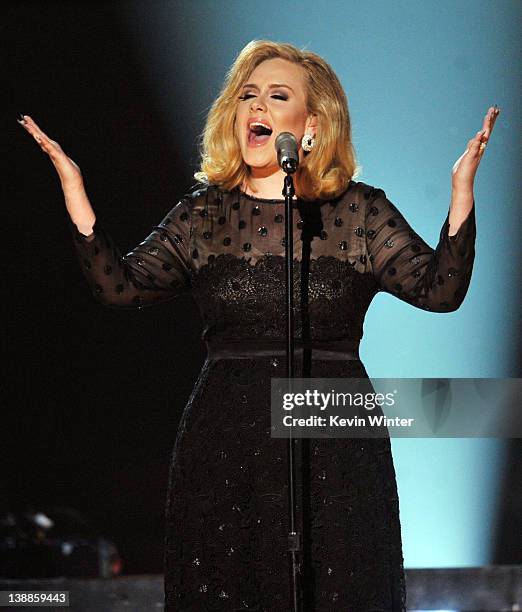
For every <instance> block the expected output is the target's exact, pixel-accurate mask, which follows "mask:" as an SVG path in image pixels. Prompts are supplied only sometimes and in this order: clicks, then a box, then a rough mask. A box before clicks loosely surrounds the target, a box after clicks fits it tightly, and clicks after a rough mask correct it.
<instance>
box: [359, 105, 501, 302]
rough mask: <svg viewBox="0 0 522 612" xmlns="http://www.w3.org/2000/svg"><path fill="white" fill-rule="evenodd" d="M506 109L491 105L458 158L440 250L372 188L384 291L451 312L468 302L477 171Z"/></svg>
mask: <svg viewBox="0 0 522 612" xmlns="http://www.w3.org/2000/svg"><path fill="white" fill-rule="evenodd" d="M499 112H500V109H498V108H497V107H496V106H494V107H490V108H489V109H488V112H487V113H486V116H485V117H484V121H483V125H482V130H480V131H479V132H477V134H476V135H475V137H474V138H472V139H471V140H470V141H469V142H468V145H467V148H466V150H465V151H464V153H463V154H462V155H461V156H460V157H459V159H458V160H457V161H456V162H455V164H454V166H453V168H452V177H451V185H452V192H451V204H450V209H449V212H448V215H447V217H446V220H445V221H444V224H443V226H442V229H441V232H440V237H439V242H438V245H437V247H436V248H435V249H432V248H431V247H430V246H429V245H427V244H426V243H425V242H424V241H423V240H422V238H420V236H418V235H417V233H416V232H415V231H414V230H413V229H412V228H411V226H410V225H409V224H408V222H407V221H406V219H405V218H404V216H403V215H402V214H401V213H400V212H399V211H398V210H397V208H396V207H395V206H394V205H393V204H392V203H391V202H390V201H389V200H388V199H387V198H386V194H385V193H384V191H382V189H372V190H371V193H368V194H367V196H368V198H369V201H368V205H367V208H366V230H367V231H366V243H367V247H368V252H369V253H370V261H371V263H372V267H373V273H374V276H375V278H376V281H377V283H378V285H379V287H380V288H381V290H384V291H388V292H390V293H392V294H393V295H396V296H397V297H398V298H400V299H402V300H404V301H405V302H408V303H410V304H412V305H413V306H416V307H418V308H424V309H426V310H434V311H437V312H451V311H453V310H456V309H457V308H458V307H459V306H460V305H461V303H462V301H463V299H464V297H465V295H466V293H467V290H468V286H469V282H470V279H471V273H472V269H473V261H474V257H475V238H476V226H475V199H474V195H473V184H474V180H475V175H476V172H477V169H478V166H479V163H480V160H481V157H482V155H483V153H484V151H485V148H486V145H487V142H488V141H489V138H490V136H491V132H492V130H493V127H494V124H495V120H496V118H497V117H498V114H499Z"/></svg>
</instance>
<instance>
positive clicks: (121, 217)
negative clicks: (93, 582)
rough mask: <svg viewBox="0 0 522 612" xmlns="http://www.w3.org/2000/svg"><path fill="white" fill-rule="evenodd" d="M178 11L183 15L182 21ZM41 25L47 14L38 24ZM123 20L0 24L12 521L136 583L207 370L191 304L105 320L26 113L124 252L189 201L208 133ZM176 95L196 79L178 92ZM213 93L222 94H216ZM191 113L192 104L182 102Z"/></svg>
mask: <svg viewBox="0 0 522 612" xmlns="http://www.w3.org/2000/svg"><path fill="white" fill-rule="evenodd" d="M174 4H176V3H174ZM43 7H45V8H43ZM120 8H121V4H120V3H113V2H111V3H102V2H85V3H84V2H45V3H41V2H40V3H37V2H22V3H6V4H3V5H2V9H1V24H2V25H1V40H2V42H3V46H4V49H3V50H4V54H3V55H4V62H3V70H2V72H3V75H4V84H5V85H4V86H5V91H6V92H7V109H6V110H5V112H4V113H3V115H2V117H3V124H4V125H3V131H4V133H5V134H6V135H7V138H6V143H7V150H6V152H5V154H4V156H3V163H4V164H5V166H6V167H5V177H6V179H7V180H5V181H4V186H5V195H4V198H3V203H4V210H3V212H4V214H5V215H6V217H7V231H6V232H4V234H3V235H4V237H5V238H6V241H5V242H4V245H3V249H2V250H3V264H4V265H3V274H4V279H3V285H4V290H5V297H4V304H5V306H6V312H7V316H6V317H5V319H4V320H5V323H6V324H5V327H4V329H5V336H6V342H5V344H4V347H5V352H4V363H5V364H6V365H7V367H6V370H5V371H4V380H5V383H6V384H5V391H6V393H5V398H6V400H5V405H4V411H3V412H4V414H5V415H6V419H5V420H4V424H3V425H4V428H3V436H2V455H3V457H2V461H1V465H0V469H1V483H2V491H1V499H2V503H3V505H4V506H5V507H9V508H24V507H26V506H27V505H28V504H30V505H32V506H33V507H35V508H37V509H40V508H41V509H44V508H46V507H51V506H58V505H60V506H68V507H72V508H76V509H77V510H79V511H81V512H82V513H84V514H85V515H86V516H87V517H88V518H89V519H91V521H92V523H93V525H94V527H95V529H97V531H98V532H99V533H100V534H103V535H106V536H107V537H108V538H110V539H112V540H113V541H115V542H116V544H117V546H118V548H119V550H120V552H121V553H122V556H123V558H124V562H125V566H124V571H125V572H126V573H141V572H161V571H162V554H163V525H164V522H163V521H164V514H163V513H164V504H165V495H166V484H167V476H168V466H169V461H170V454H171V450H172V445H173V443H174V439H175V435H176V429H177V425H178V421H179V417H180V415H181V412H182V410H183V407H184V405H185V402H186V400H187V399H188V397H189V395H190V392H191V390H192V388H193V385H194V383H195V380H196V378H197V375H198V372H199V369H200V367H201V365H202V363H203V359H204V346H203V343H202V342H201V340H200V332H201V321H200V318H199V314H198V312H197V309H196V306H195V303H194V302H193V301H192V300H191V298H190V297H189V296H183V297H180V298H178V300H177V301H175V302H169V303H167V304H164V305H159V306H156V307H155V308H152V309H144V310H143V311H132V312H129V311H115V310H110V309H105V308H103V307H102V306H101V305H99V304H98V303H97V302H96V301H95V300H94V299H93V297H92V296H91V294H90V292H89V290H88V287H87V284H86V282H85V279H84V278H83V275H82V273H81V270H80V268H79V266H78V264H77V261H76V258H75V254H74V251H73V246H72V239H71V236H70V233H69V230H68V228H67V223H66V215H67V212H66V210H65V206H64V201H63V196H62V192H61V188H60V183H59V180H58V178H57V175H56V173H55V170H54V167H53V166H52V164H51V163H50V161H49V160H48V158H47V157H46V155H45V154H44V153H43V152H42V151H41V150H40V148H39V147H38V146H37V145H36V143H35V142H34V141H33V139H32V138H31V137H30V136H29V135H28V134H27V133H26V132H25V130H24V129H23V128H22V127H21V126H19V125H18V124H17V122H16V117H17V116H18V114H19V113H24V114H29V115H31V116H32V117H33V118H34V119H35V121H36V122H37V123H38V124H39V125H40V127H41V128H42V129H43V130H44V131H45V132H46V133H48V135H49V136H51V137H52V138H53V139H55V140H57V141H58V142H59V143H60V144H61V146H62V147H63V148H64V150H65V151H66V152H67V153H68V154H69V155H70V156H71V157H72V158H73V159H74V160H75V161H76V162H77V163H78V164H79V166H80V167H81V169H82V172H83V175H84V179H85V184H86V189H87V193H88V194H89V198H90V200H91V203H92V205H93V207H94V209H95V211H96V213H97V215H98V216H99V217H100V218H102V219H103V221H104V225H105V226H106V227H107V229H108V230H109V231H110V233H111V235H112V236H113V237H114V239H115V241H116V243H117V244H118V245H119V246H120V249H121V250H122V252H127V251H129V250H130V249H131V248H132V247H134V246H135V245H137V244H138V243H139V242H140V241H141V240H143V239H144V238H145V237H146V236H147V235H148V233H149V232H150V230H151V228H152V226H153V225H154V224H156V223H157V222H158V221H159V220H160V219H161V218H162V217H163V216H164V214H165V213H166V212H167V211H168V210H170V208H171V207H172V206H173V205H174V204H175V203H176V201H177V200H178V199H179V198H180V197H181V196H182V195H183V193H185V192H186V191H188V190H190V188H191V186H192V185H193V184H194V179H193V177H192V173H193V172H194V170H195V162H196V160H197V146H196V143H197V137H198V133H199V131H200V130H201V129H202V128H203V124H204V116H203V115H201V121H200V123H199V124H194V123H190V125H184V123H183V117H180V123H179V129H180V130H185V129H186V130H187V131H188V134H187V133H185V135H184V137H183V142H189V143H192V146H191V148H189V150H188V151H187V149H186V146H185V145H184V144H183V145H182V144H181V143H182V139H181V138H180V136H179V134H177V133H176V132H173V131H172V129H171V127H170V126H169V125H167V122H166V121H165V119H164V114H163V113H162V112H160V109H159V107H158V101H157V96H156V95H155V94H154V93H153V91H152V86H151V84H150V81H148V80H147V79H146V78H145V77H144V73H143V58H140V57H137V56H136V53H137V52H136V50H135V49H136V47H135V46H133V45H132V42H131V41H130V39H129V34H128V31H127V29H126V28H125V27H124V26H123V25H122V23H123V22H122V19H121V16H120V14H119V13H120ZM168 78H169V81H172V82H179V84H180V85H179V87H180V90H181V89H182V88H183V79H184V78H186V71H181V68H180V73H179V74H176V73H174V74H169V75H168ZM215 93H217V92H215ZM180 95H182V91H180ZM511 449H512V450H511V459H510V465H511V469H508V470H506V472H505V474H506V480H505V482H504V485H503V487H504V494H503V502H502V512H501V513H500V515H499V523H498V529H497V551H496V554H495V562H497V563H516V562H520V549H521V547H522V543H521V540H520V537H521V536H520V535H519V536H516V535H515V534H516V533H517V532H518V533H519V534H520V532H521V530H520V528H519V527H520V517H521V516H522V502H521V500H522V491H521V486H522V485H521V483H522V477H521V476H522V475H521V465H522V461H521V459H522V457H521V445H520V441H515V442H513V443H512V444H511Z"/></svg>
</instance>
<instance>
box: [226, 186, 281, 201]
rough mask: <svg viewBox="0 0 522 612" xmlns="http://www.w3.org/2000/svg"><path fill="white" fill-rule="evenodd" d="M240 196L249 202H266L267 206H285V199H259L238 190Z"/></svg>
mask: <svg viewBox="0 0 522 612" xmlns="http://www.w3.org/2000/svg"><path fill="white" fill-rule="evenodd" d="M238 192H239V195H240V196H241V197H242V198H246V199H247V200H252V201H254V202H264V203H266V204H284V201H285V200H284V198H258V197H257V196H253V195H250V194H249V193H245V192H244V191H241V189H239V188H238Z"/></svg>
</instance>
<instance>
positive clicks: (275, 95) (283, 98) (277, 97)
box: [239, 94, 288, 100]
mask: <svg viewBox="0 0 522 612" xmlns="http://www.w3.org/2000/svg"><path fill="white" fill-rule="evenodd" d="M253 96H254V94H243V95H242V96H239V99H240V100H248V99H249V98H252V97H253ZM272 98H275V99H276V100H288V98H285V97H284V96H282V95H281V94H274V95H273V96H272Z"/></svg>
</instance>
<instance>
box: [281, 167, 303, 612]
mask: <svg viewBox="0 0 522 612" xmlns="http://www.w3.org/2000/svg"><path fill="white" fill-rule="evenodd" d="M296 169H297V168H296V166H294V165H292V164H284V165H283V170H284V171H285V172H286V176H285V180H284V188H283V195H284V196H285V259H286V377H287V378H288V379H290V384H292V381H291V379H293V378H294V292H293V288H294V268H293V259H294V234H293V203H292V198H293V196H294V194H295V191H294V181H293V179H292V174H293V173H294V172H295V171H296ZM298 443H299V440H298V439H295V440H294V439H293V438H292V429H291V428H290V429H289V437H288V453H287V454H288V491H289V507H288V518H289V521H288V524H289V528H290V531H289V533H288V553H289V555H290V557H289V561H290V579H291V597H292V610H293V612H301V610H302V595H301V588H302V585H301V576H300V573H299V560H298V554H299V553H300V552H301V550H302V548H301V535H300V533H299V532H298V531H297V527H296V482H295V481H296V467H295V449H296V446H297V445H298Z"/></svg>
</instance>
